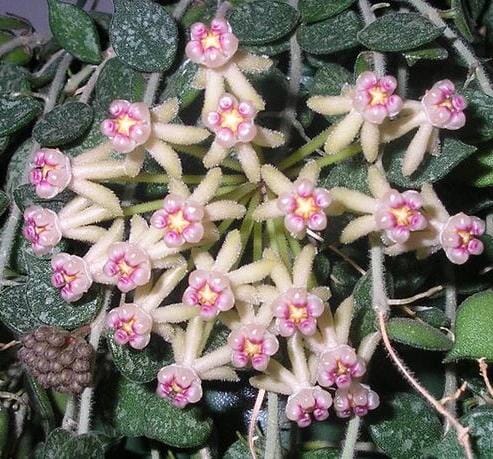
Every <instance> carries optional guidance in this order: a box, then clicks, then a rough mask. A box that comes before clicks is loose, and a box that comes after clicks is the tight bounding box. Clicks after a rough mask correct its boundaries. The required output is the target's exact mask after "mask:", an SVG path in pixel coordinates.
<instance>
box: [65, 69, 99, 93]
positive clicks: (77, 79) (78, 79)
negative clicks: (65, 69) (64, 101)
mask: <svg viewBox="0 0 493 459" xmlns="http://www.w3.org/2000/svg"><path fill="white" fill-rule="evenodd" d="M96 68H97V66H96V65H84V67H82V68H81V69H80V70H79V71H78V72H77V73H76V74H74V75H72V76H71V77H70V78H69V79H68V81H67V83H65V87H64V88H63V92H64V93H65V94H73V93H74V92H75V91H77V89H78V87H79V86H80V84H81V83H82V82H83V81H86V79H88V78H89V77H90V76H91V75H92V74H93V73H94V71H95V70H96Z"/></svg>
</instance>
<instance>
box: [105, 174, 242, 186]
mask: <svg viewBox="0 0 493 459" xmlns="http://www.w3.org/2000/svg"><path fill="white" fill-rule="evenodd" d="M203 179H204V176H203V175H183V176H182V180H183V182H184V183H186V184H187V185H198V184H199V183H200V182H202V180H203ZM108 182H110V183H159V184H163V185H165V184H167V183H169V175H168V174H139V175H137V176H136V177H119V178H117V179H115V180H108ZM243 183H245V176H244V175H239V174H233V175H223V176H222V179H221V184H222V185H241V184H243Z"/></svg>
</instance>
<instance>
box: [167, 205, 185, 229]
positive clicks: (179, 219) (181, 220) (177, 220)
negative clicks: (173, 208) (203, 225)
mask: <svg viewBox="0 0 493 459" xmlns="http://www.w3.org/2000/svg"><path fill="white" fill-rule="evenodd" d="M189 225H190V222H189V221H188V220H186V219H185V217H184V216H183V211H182V210H179V211H178V212H175V213H174V214H169V215H168V225H167V228H168V229H169V230H171V231H176V232H177V233H178V234H181V233H183V231H185V230H186V229H187V228H188V226H189Z"/></svg>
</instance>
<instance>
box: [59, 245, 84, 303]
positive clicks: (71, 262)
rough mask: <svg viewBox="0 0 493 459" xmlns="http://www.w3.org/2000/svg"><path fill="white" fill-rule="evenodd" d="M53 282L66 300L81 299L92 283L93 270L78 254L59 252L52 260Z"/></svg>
mask: <svg viewBox="0 0 493 459" xmlns="http://www.w3.org/2000/svg"><path fill="white" fill-rule="evenodd" d="M51 267H52V269H53V274H52V276H51V283H52V285H53V287H55V288H57V289H59V290H60V295H61V296H62V298H63V299H64V300H65V301H68V302H74V301H77V300H80V299H81V298H82V296H83V295H84V293H86V292H87V291H88V290H89V288H90V287H91V285H92V275H91V271H90V270H89V267H88V265H87V263H86V262H85V260H84V259H83V258H81V257H78V256H76V255H69V254H68V253H59V254H58V255H56V256H55V257H53V258H52V260H51Z"/></svg>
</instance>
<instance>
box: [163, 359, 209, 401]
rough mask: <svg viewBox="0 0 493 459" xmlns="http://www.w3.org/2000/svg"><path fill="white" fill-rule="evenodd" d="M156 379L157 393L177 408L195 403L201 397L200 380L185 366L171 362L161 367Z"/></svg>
mask: <svg viewBox="0 0 493 459" xmlns="http://www.w3.org/2000/svg"><path fill="white" fill-rule="evenodd" d="M157 379H158V386H157V394H158V395H159V396H160V397H163V398H165V399H167V400H168V401H169V402H170V403H171V404H172V405H174V406H176V407H177V408H184V407H185V406H187V405H188V404H189V403H197V402H198V401H199V400H200V399H201V398H202V382H201V380H200V378H199V377H198V375H197V373H195V371H194V370H192V369H191V368H189V367H187V366H183V365H176V364H173V365H169V366H167V367H164V368H161V370H159V373H158V375H157Z"/></svg>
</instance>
